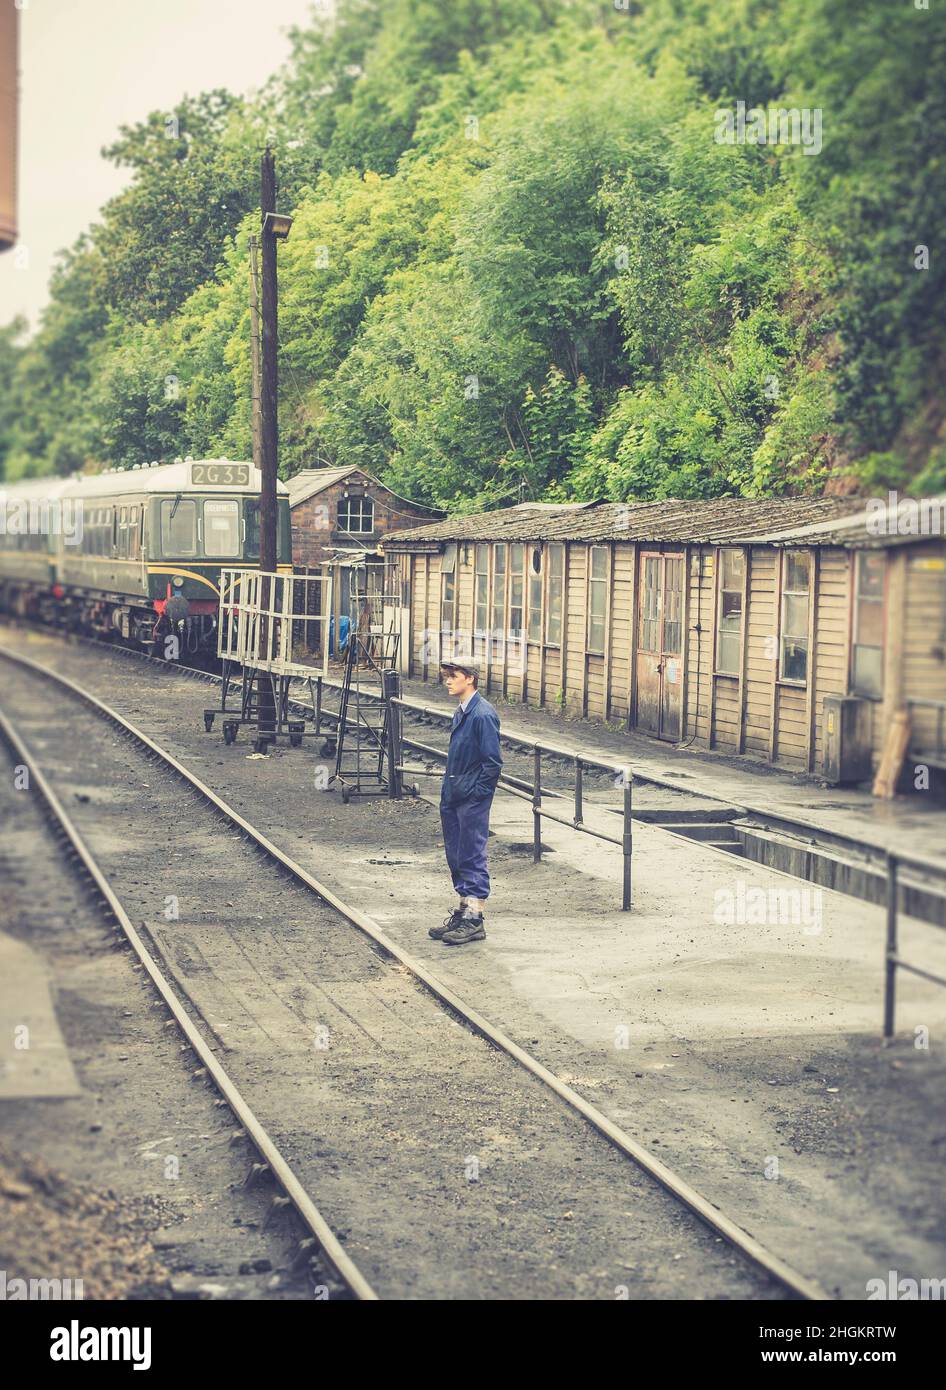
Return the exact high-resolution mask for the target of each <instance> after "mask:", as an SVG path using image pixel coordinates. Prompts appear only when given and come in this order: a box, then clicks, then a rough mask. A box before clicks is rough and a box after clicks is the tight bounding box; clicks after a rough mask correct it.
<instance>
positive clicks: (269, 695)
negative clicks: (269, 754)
mask: <svg viewBox="0 0 946 1390" xmlns="http://www.w3.org/2000/svg"><path fill="white" fill-rule="evenodd" d="M260 221H261V228H260V244H261V250H262V296H261V298H262V305H261V310H262V313H261V317H262V324H261V328H262V332H261V334H260V340H261V342H260V347H261V353H260V355H261V359H262V360H261V362H260V373H259V405H260V409H259V431H258V435H259V469H260V474H261V479H260V505H259V523H260V525H259V567H260V574H261V575H271V574H275V572H276V550H277V525H278V512H277V507H276V477H277V472H276V469H277V463H278V457H277V455H278V438H279V437H278V429H277V423H278V422H277V400H278V397H277V388H278V376H277V366H276V351H277V346H278V341H279V333H278V328H279V325H278V315H277V289H276V243H277V241H285V239H286V237H287V236H288V235H289V228H290V227H291V225H292V218H291V217H289V216H287V215H286V214H284V213H278V212H277V211H276V161H275V159H274V158H273V152H272V150H270V149H269V148H267V149H266V151H265V153H264V154H263V158H262V160H261V162H260ZM250 256H251V262H252V278H253V288H252V293H251V298H250V310H251V316H252V317H253V318H255V312H254V302H255V299H256V265H255V262H256V248H255V238H254V244H251V246H250ZM257 341H258V340H257V336H256V331H255V328H254V331H253V346H254V348H255V347H256V344H257ZM253 461H254V463H255V462H256V459H255V457H254V460H253ZM272 590H273V581H272V580H271V579H269V578H263V579H261V580H260V605H261V608H262V610H263V611H262V613H261V615H260V626H259V631H260V652H259V655H260V658H261V659H262V660H264V661H266V660H268V659H269V658H270V656H271V653H270V650H269V648H270V635H271V634H270V625H269V618H268V616H267V610H268V609H269V608H270V607H271V606H272ZM257 675H258V679H257V751H258V752H264V751H265V744H266V742H267V741H270V740H271V738H272V736H273V735H274V734H275V730H276V693H275V688H274V685H273V677H272V675H271V674H270V673H269V672H265V673H264V672H263V671H259V672H258V673H257ZM260 745H262V746H260Z"/></svg>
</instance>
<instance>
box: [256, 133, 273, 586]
mask: <svg viewBox="0 0 946 1390" xmlns="http://www.w3.org/2000/svg"><path fill="white" fill-rule="evenodd" d="M260 209H261V213H262V252H263V282H262V289H263V354H262V356H263V360H262V379H261V383H260V467H261V469H262V472H263V478H262V486H261V489H260V517H259V520H260V534H259V567H260V570H261V572H263V573H268V574H274V573H275V571H276V451H277V447H278V445H277V397H276V391H277V383H278V376H277V367H276V344H277V337H278V311H277V290H276V233H275V229H274V227H273V219H272V217H267V213H275V211H276V161H275V160H274V158H273V152H272V150H270V149H267V150H266V151H265V153H264V155H263V158H262V161H261V163H260Z"/></svg>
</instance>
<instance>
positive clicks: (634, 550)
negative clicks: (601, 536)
mask: <svg viewBox="0 0 946 1390" xmlns="http://www.w3.org/2000/svg"><path fill="white" fill-rule="evenodd" d="M640 574H641V567H640V546H639V545H638V543H637V541H634V543H633V545H632V547H631V652H630V659H629V660H628V663H627V728H628V729H633V727H634V702H635V697H636V691H635V685H636V683H637V631H638V629H637V624H638V621H639V608H640V595H639V593H638V587H639V585H640Z"/></svg>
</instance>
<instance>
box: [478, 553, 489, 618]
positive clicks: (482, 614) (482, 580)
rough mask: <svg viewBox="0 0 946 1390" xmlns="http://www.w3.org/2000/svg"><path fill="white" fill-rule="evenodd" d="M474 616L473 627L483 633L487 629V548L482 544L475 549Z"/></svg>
mask: <svg viewBox="0 0 946 1390" xmlns="http://www.w3.org/2000/svg"><path fill="white" fill-rule="evenodd" d="M474 566H475V574H476V579H475V580H474V584H475V601H476V615H475V618H474V627H475V628H476V631H477V632H478V633H484V632H485V631H486V629H487V628H488V627H489V546H488V545H484V544H483V543H482V542H480V544H479V545H478V546H477V547H476V555H475V558H474Z"/></svg>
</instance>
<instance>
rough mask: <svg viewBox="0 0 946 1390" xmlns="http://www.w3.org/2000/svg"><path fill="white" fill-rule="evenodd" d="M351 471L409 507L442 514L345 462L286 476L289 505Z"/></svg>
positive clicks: (340, 479)
mask: <svg viewBox="0 0 946 1390" xmlns="http://www.w3.org/2000/svg"><path fill="white" fill-rule="evenodd" d="M351 473H361V474H363V475H364V477H366V478H367V479H368V480H369V481H370V482H372V483H373V484H374V485H375V487H378V488H381V489H382V490H383V491H384V492H387V493H388V494H389V495H390V496H391V497H396V498H397V500H398V501H399V502H406V503H407V505H408V506H409V507H417V508H419V509H420V510H421V511H425V512H429V513H430V514H431V516H443V515H444V512H442V511H441V510H440V509H439V508H438V507H428V505H427V503H426V502H414V501H412V499H411V498H410V497H400V496H398V494H397V493H396V492H393V491H392V490H391V488H389V487H388V485H387V483H382V481H381V479H380V478H376V477H375V476H374V474H373V473H369V472H368V470H367V469H365V468H361V467H359V465H358V464H356V463H352V464H347V465H345V466H343V467H338V468H303V469H302V470H301V471H300V472H299V473H294V474H293V475H292V477H291V478H287V480H286V485H287V487H288V488H289V506H290V507H298V505H299V503H300V502H307V501H308V500H309V498H310V497H314V496H315V495H316V494H317V493H319V492H324V491H325V489H326V488H327V487H331V486H332V485H333V483H340V482H342V480H343V479H344V478H347V477H348V476H349V474H351Z"/></svg>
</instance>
